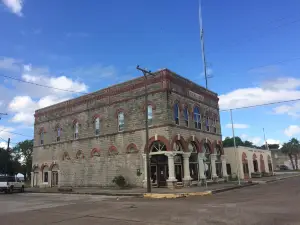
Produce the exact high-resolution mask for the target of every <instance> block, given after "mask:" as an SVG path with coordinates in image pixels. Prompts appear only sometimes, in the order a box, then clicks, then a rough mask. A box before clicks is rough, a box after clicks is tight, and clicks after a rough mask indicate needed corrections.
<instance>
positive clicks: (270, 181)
mask: <svg viewBox="0 0 300 225" xmlns="http://www.w3.org/2000/svg"><path fill="white" fill-rule="evenodd" d="M299 176H300V174H294V175H291V176H287V177H280V178H275V179H273V180H267V181H259V182H257V183H262V184H267V183H273V182H277V181H281V180H286V179H290V178H294V177H299Z"/></svg>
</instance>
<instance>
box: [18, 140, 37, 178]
mask: <svg viewBox="0 0 300 225" xmlns="http://www.w3.org/2000/svg"><path fill="white" fill-rule="evenodd" d="M32 151H33V140H25V141H22V142H19V143H18V144H17V145H16V146H15V147H14V152H18V154H19V157H20V159H21V161H22V167H21V170H22V173H23V174H24V179H25V180H27V177H30V172H31V168H32Z"/></svg>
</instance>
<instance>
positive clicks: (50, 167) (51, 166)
mask: <svg viewBox="0 0 300 225" xmlns="http://www.w3.org/2000/svg"><path fill="white" fill-rule="evenodd" d="M55 165H57V167H58V169H59V166H58V164H57V163H54V162H52V163H51V165H50V166H49V170H50V171H52V169H53V166H55Z"/></svg>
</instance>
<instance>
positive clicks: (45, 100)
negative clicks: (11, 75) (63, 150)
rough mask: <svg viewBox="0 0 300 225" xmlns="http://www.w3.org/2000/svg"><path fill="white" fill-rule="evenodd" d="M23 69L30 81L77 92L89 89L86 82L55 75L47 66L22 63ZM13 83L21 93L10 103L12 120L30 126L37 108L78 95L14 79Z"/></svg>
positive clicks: (27, 79) (26, 79)
mask: <svg viewBox="0 0 300 225" xmlns="http://www.w3.org/2000/svg"><path fill="white" fill-rule="evenodd" d="M22 69H23V73H22V78H23V80H25V81H28V82H34V83H38V84H42V85H47V86H50V87H52V88H58V89H64V90H70V91H75V92H87V89H88V87H87V86H86V85H85V84H84V83H82V82H79V81H76V80H73V79H71V78H68V77H66V76H58V77H57V76H53V75H52V74H51V73H50V71H49V70H48V69H47V68H35V67H33V66H32V65H30V64H29V65H22ZM12 84H13V85H14V86H15V87H16V89H17V90H18V92H19V95H17V96H15V97H14V98H13V99H12V100H11V101H10V102H9V104H8V110H9V111H10V112H12V113H14V115H13V117H12V119H11V121H12V122H14V123H22V124H24V125H29V126H30V125H33V122H34V112H35V110H37V109H40V108H44V107H47V106H50V105H53V104H56V103H59V102H62V101H66V100H68V99H70V98H72V97H74V95H78V94H76V93H75V94H74V93H72V92H66V91H62V90H57V89H51V88H45V87H40V86H34V85H32V84H26V83H19V82H14V81H12Z"/></svg>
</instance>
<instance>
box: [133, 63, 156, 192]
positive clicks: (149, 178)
mask: <svg viewBox="0 0 300 225" xmlns="http://www.w3.org/2000/svg"><path fill="white" fill-rule="evenodd" d="M136 69H137V70H139V71H142V73H143V75H144V78H145V80H144V84H145V130H146V173H147V192H148V193H151V174H150V173H151V169H150V155H149V126H148V80H147V75H152V76H155V74H153V73H151V71H150V70H146V69H142V68H140V66H139V65H137V67H136Z"/></svg>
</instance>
